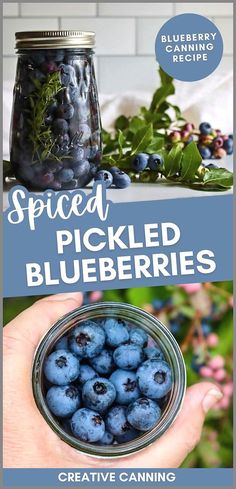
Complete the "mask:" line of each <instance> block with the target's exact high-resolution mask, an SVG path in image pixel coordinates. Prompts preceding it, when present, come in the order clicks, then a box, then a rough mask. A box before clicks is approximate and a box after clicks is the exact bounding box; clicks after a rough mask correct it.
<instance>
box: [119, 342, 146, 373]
mask: <svg viewBox="0 0 236 489" xmlns="http://www.w3.org/2000/svg"><path fill="white" fill-rule="evenodd" d="M113 358H114V362H115V363H116V365H117V367H119V368H122V369H124V370H136V368H137V367H138V366H139V365H140V363H142V361H143V360H144V355H143V351H142V348H141V347H140V346H139V345H132V344H130V345H120V346H118V348H116V350H115V351H114V354H113Z"/></svg>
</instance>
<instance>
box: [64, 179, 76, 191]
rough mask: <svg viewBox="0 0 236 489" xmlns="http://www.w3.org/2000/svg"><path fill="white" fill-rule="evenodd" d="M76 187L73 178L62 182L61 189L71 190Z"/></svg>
mask: <svg viewBox="0 0 236 489" xmlns="http://www.w3.org/2000/svg"><path fill="white" fill-rule="evenodd" d="M77 187H78V183H77V180H75V179H73V180H71V181H70V182H67V183H63V189H65V190H73V189H74V188H77Z"/></svg>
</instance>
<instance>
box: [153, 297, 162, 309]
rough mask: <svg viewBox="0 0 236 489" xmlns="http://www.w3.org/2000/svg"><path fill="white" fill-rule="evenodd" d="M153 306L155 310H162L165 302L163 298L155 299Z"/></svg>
mask: <svg viewBox="0 0 236 489" xmlns="http://www.w3.org/2000/svg"><path fill="white" fill-rule="evenodd" d="M152 307H153V308H154V309H155V311H160V309H162V308H163V307H164V303H163V301H162V300H161V299H154V301H152Z"/></svg>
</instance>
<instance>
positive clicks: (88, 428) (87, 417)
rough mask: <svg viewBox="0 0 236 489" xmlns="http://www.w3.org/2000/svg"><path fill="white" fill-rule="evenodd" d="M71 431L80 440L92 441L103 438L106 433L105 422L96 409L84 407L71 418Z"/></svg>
mask: <svg viewBox="0 0 236 489" xmlns="http://www.w3.org/2000/svg"><path fill="white" fill-rule="evenodd" d="M71 431H72V433H73V435H74V436H76V437H78V438H79V439H80V440H83V441H87V442H90V443H93V442H96V441H99V440H101V439H102V437H103V436H104V433H105V423H104V421H103V419H102V417H101V416H100V414H98V413H97V412H96V411H92V410H91V409H87V408H82V409H79V410H78V411H76V412H75V413H74V414H73V416H72V418H71Z"/></svg>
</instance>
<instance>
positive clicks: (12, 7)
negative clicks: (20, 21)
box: [3, 2, 19, 17]
mask: <svg viewBox="0 0 236 489" xmlns="http://www.w3.org/2000/svg"><path fill="white" fill-rule="evenodd" d="M18 15H19V4H18V3H13V2H12V3H6V2H4V3H3V17H17V16H18Z"/></svg>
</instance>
